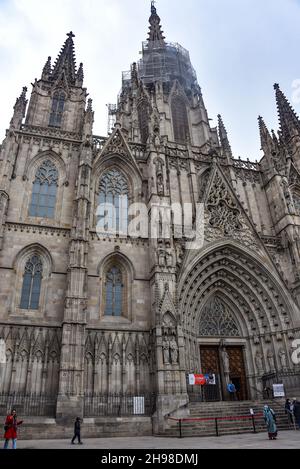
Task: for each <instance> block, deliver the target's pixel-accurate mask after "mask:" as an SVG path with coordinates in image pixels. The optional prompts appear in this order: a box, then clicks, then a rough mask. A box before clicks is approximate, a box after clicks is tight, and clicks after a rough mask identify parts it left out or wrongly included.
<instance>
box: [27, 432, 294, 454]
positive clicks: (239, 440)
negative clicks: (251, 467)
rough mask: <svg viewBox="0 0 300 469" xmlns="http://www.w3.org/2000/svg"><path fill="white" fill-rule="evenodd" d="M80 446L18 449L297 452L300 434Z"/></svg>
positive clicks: (55, 443) (50, 443)
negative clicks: (260, 450)
mask: <svg viewBox="0 0 300 469" xmlns="http://www.w3.org/2000/svg"><path fill="white" fill-rule="evenodd" d="M82 441H83V443H84V444H83V445H78V444H75V445H71V444H70V440H34V441H24V440H23V441H22V440H18V449H23V450H24V449H70V450H73V451H78V450H85V449H98V450H114V449H116V450H117V449H123V450H124V449H127V450H134V449H148V450H152V449H168V450H172V449H299V448H300V431H286V432H281V433H280V434H279V435H278V439H277V440H276V441H270V440H269V439H268V435H267V433H258V434H246V435H245V434H243V435H230V436H221V437H219V438H217V437H209V438H198V437H197V438H196V437H195V438H183V439H179V438H162V437H155V436H153V437H150V436H149V437H140V438H136V437H134V438H102V439H88V440H87V439H84V434H82Z"/></svg>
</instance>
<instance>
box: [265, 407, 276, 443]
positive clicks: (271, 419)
mask: <svg viewBox="0 0 300 469" xmlns="http://www.w3.org/2000/svg"><path fill="white" fill-rule="evenodd" d="M264 419H265V422H266V425H267V428H268V434H269V439H270V440H277V436H278V432H277V423H276V414H275V412H274V410H273V409H271V407H269V406H268V405H265V407H264Z"/></svg>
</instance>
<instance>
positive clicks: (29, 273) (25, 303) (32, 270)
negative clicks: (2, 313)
mask: <svg viewBox="0 0 300 469" xmlns="http://www.w3.org/2000/svg"><path fill="white" fill-rule="evenodd" d="M42 276H43V264H42V261H41V258H40V257H39V256H38V255H34V256H32V257H31V258H30V259H29V260H28V261H27V263H26V266H25V272H24V276H23V287H22V294H21V304H20V308H21V309H27V310H38V309H39V302H40V293H41V284H42Z"/></svg>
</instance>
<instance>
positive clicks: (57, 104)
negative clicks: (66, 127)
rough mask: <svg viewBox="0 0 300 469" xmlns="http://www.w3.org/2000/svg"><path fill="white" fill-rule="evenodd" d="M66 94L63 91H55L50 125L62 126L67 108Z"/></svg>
mask: <svg viewBox="0 0 300 469" xmlns="http://www.w3.org/2000/svg"><path fill="white" fill-rule="evenodd" d="M65 101H66V96H65V93H64V92H63V91H57V92H56V93H54V96H53V99H52V108H51V114H50V121H49V126H51V127H60V126H61V122H62V117H63V112H64V108H65Z"/></svg>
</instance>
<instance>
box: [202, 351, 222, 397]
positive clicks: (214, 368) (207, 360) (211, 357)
mask: <svg viewBox="0 0 300 469" xmlns="http://www.w3.org/2000/svg"><path fill="white" fill-rule="evenodd" d="M200 355H201V372H202V373H203V374H214V375H216V385H215V386H214V385H208V386H205V387H204V398H205V400H206V401H221V400H222V391H221V381H220V358H219V348H218V347H210V346H202V345H201V347H200Z"/></svg>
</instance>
